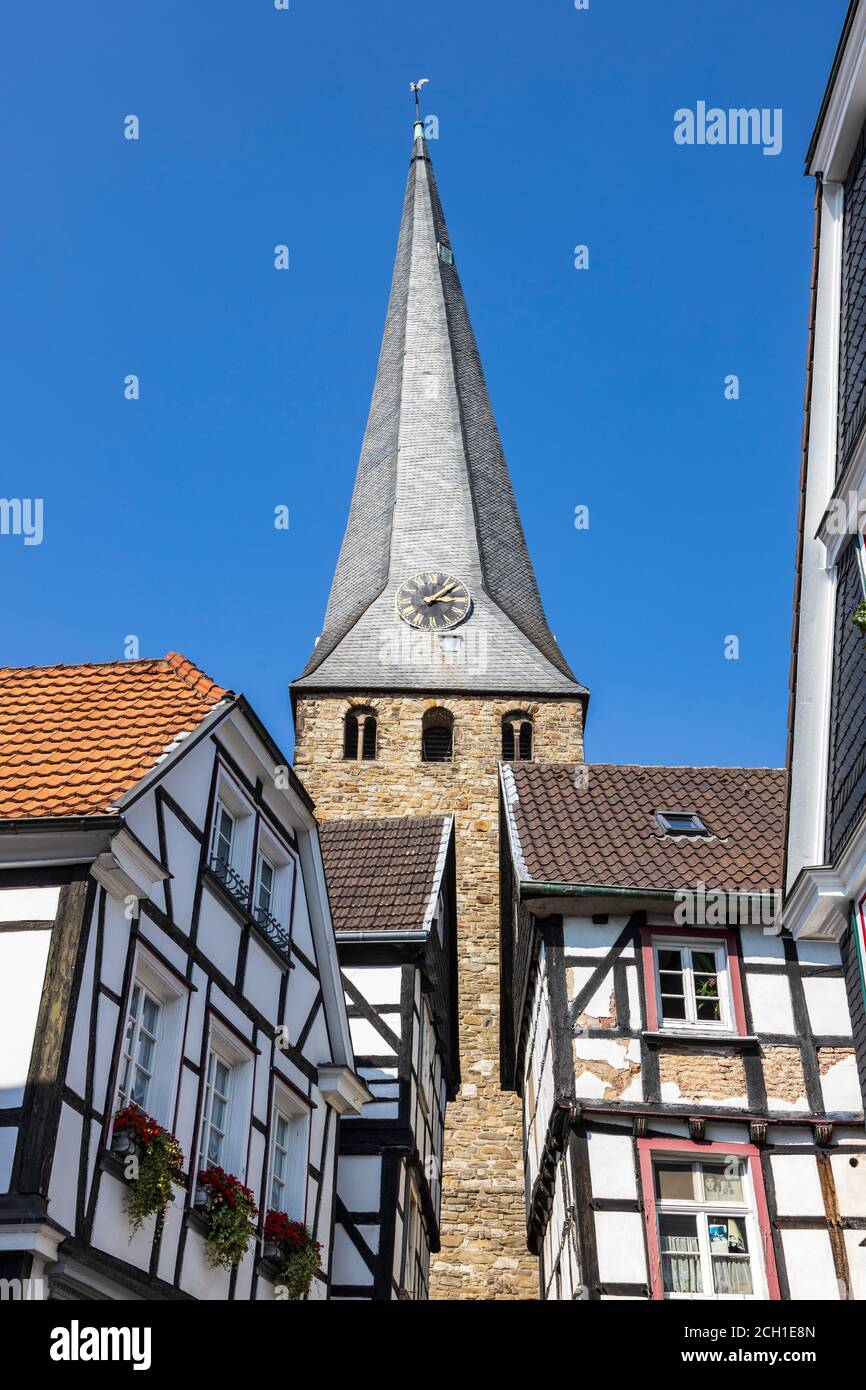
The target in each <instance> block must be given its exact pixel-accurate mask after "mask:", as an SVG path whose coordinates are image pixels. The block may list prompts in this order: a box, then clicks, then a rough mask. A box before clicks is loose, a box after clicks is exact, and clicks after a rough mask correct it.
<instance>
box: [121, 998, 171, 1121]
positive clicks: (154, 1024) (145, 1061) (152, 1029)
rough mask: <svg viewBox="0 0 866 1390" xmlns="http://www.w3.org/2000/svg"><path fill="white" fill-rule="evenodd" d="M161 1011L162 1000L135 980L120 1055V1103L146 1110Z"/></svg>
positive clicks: (154, 1063) (154, 1062) (154, 1061)
mask: <svg viewBox="0 0 866 1390" xmlns="http://www.w3.org/2000/svg"><path fill="white" fill-rule="evenodd" d="M161 1013H162V1008H161V1006H160V1003H159V1000H158V999H154V997H153V995H152V994H149V993H148V991H147V990H146V989H145V988H144V986H143V985H142V984H139V983H138V981H136V982H135V984H134V985H133V987H132V995H131V997H130V1001H129V1013H128V1014H127V1019H126V1034H125V1037H124V1040H123V1053H122V1055H121V1058H120V1077H119V1080H118V1086H117V1102H118V1105H129V1103H130V1102H132V1103H133V1104H135V1105H138V1106H140V1107H141V1109H142V1110H147V1105H148V1100H149V1098H150V1089H151V1082H152V1081H153V1071H154V1067H155V1065H156V1048H157V1043H158V1042H159V1022H160V1014H161Z"/></svg>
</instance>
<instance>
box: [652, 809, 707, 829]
mask: <svg viewBox="0 0 866 1390" xmlns="http://www.w3.org/2000/svg"><path fill="white" fill-rule="evenodd" d="M655 814H656V820H657V821H658V823H659V825H660V826H661V828H662V830H663V831H664V833H665V834H666V835H709V833H710V832H709V830H707V827H706V826H705V825H704V823H703V821H702V820H701V818H700V816H699V815H698V814H697V812H696V811H656V813H655Z"/></svg>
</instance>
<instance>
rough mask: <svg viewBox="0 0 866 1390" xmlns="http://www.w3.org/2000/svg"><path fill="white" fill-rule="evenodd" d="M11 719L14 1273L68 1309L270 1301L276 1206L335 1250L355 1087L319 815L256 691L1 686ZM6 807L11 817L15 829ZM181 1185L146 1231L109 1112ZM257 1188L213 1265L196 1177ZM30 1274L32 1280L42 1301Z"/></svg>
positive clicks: (100, 672)
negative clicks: (178, 1166)
mask: <svg viewBox="0 0 866 1390" xmlns="http://www.w3.org/2000/svg"><path fill="white" fill-rule="evenodd" d="M0 724H3V725H5V726H6V728H8V727H10V725H11V724H15V725H16V727H17V728H18V730H19V744H18V747H19V751H20V757H18V758H17V759H15V760H13V764H12V765H10V763H9V761H8V760H7V761H6V762H5V771H4V776H3V778H2V779H0V780H2V786H0V805H2V807H3V815H4V819H3V821H2V824H0V957H2V962H0V991H2V995H3V1002H2V1007H0V1020H2V1023H0V1027H2V1030H3V1035H4V1036H3V1038H2V1045H0V1067H2V1077H3V1083H2V1094H0V1213H2V1226H0V1241H2V1244H0V1252H2V1253H0V1274H2V1275H3V1276H4V1277H6V1278H9V1279H20V1280H22V1281H23V1287H24V1288H25V1289H27V1288H29V1289H32V1290H34V1291H35V1293H34V1294H32V1295H31V1296H37V1297H39V1296H42V1297H49V1298H55V1299H64V1298H75V1299H81V1298H83V1299H117V1300H124V1299H185V1298H186V1299H189V1298H193V1299H266V1300H269V1299H274V1298H279V1297H281V1296H284V1294H283V1293H282V1292H281V1289H280V1286H279V1279H278V1277H277V1274H276V1272H275V1266H274V1264H273V1262H272V1261H271V1260H270V1259H267V1258H265V1254H266V1253H267V1252H266V1250H265V1246H264V1241H263V1223H264V1219H265V1216H266V1213H267V1212H269V1211H278V1212H284V1213H285V1214H286V1215H287V1216H288V1217H289V1218H290V1219H292V1220H294V1221H298V1222H301V1223H303V1224H304V1225H305V1226H306V1228H307V1230H308V1231H309V1233H310V1234H311V1235H312V1237H313V1239H315V1240H316V1241H318V1242H319V1243H320V1245H321V1268H320V1271H319V1272H318V1274H317V1275H316V1277H315V1278H314V1279H313V1282H312V1285H311V1288H310V1292H309V1297H310V1298H313V1299H324V1298H327V1297H328V1295H329V1287H330V1280H331V1274H332V1270H331V1262H332V1238H333V1225H334V1217H335V1191H336V1181H337V1175H336V1165H337V1155H338V1150H339V1132H340V1126H341V1123H342V1122H343V1119H344V1117H345V1116H347V1115H351V1114H357V1113H359V1112H360V1111H361V1109H362V1106H363V1105H364V1103H365V1102H366V1101H368V1100H369V1092H368V1091H367V1089H366V1087H365V1085H364V1084H363V1082H362V1081H361V1080H360V1078H359V1077H358V1075H357V1074H356V1071H355V1067H354V1059H353V1053H352V1042H351V1037H350V1033H349V1026H348V1019H347V1015H346V1009H345V1004H344V1001H343V993H342V987H341V980H340V974H339V966H338V960H337V952H336V943H335V939H334V932H333V926H332V922H331V918H330V912H329V905H328V897H327V891H326V887H325V878H324V871H323V864H322V858H321V851H320V847H319V842H318V836H317V830H316V823H315V818H314V814H313V808H312V804H311V802H310V800H309V798H308V797H307V795H306V793H305V792H304V789H303V787H302V786H301V784H300V783H299V782H298V781H297V779H296V778H295V777H294V775H293V774H292V773H291V771H290V770H289V769H288V767H287V765H286V762H285V760H284V758H283V756H282V754H281V753H280V751H279V749H278V748H277V747H276V746H275V745H274V743H273V740H272V739H271V738H270V736H269V734H268V733H267V731H266V730H265V728H264V727H263V726H262V725H261V723H260V721H259V720H258V719H257V717H256V716H255V714H254V713H253V711H252V710H251V709H250V708H249V706H248V705H247V704H246V702H245V701H244V699H243V697H239V696H235V695H233V694H232V693H231V692H229V691H225V690H222V689H221V688H219V687H216V686H214V685H213V683H212V682H211V681H209V680H208V678H207V677H205V676H203V675H202V673H201V672H199V671H197V670H196V668H194V667H192V666H191V665H190V663H189V662H186V661H184V659H183V658H180V657H177V656H174V655H170V656H169V657H168V658H166V659H165V660H164V661H159V662H130V663H116V664H114V663H113V664H111V665H108V666H94V667H53V668H42V669H41V670H40V669H36V670H28V671H20V672H16V671H7V672H4V673H3V675H2V678H0ZM10 813H11V814H10ZM131 1102H132V1103H135V1104H136V1105H137V1106H138V1107H139V1108H140V1110H141V1111H143V1112H144V1113H146V1115H148V1116H149V1117H151V1118H152V1119H153V1120H154V1121H155V1122H156V1123H157V1124H158V1125H160V1126H162V1127H164V1128H165V1129H167V1130H169V1131H171V1132H172V1133H173V1134H174V1135H175V1136H176V1138H177V1141H178V1142H179V1144H180V1147H181V1149H182V1151H183V1155H184V1161H183V1171H182V1173H181V1174H180V1175H179V1176H178V1178H177V1181H176V1182H175V1184H174V1187H173V1194H172V1200H170V1201H169V1203H168V1205H167V1208H166V1210H165V1213H164V1216H158V1215H153V1216H150V1217H148V1219H147V1220H145V1221H144V1223H143V1225H142V1226H141V1227H140V1229H138V1230H134V1229H133V1227H132V1225H131V1223H130V1220H129V1217H128V1214H127V1209H126V1196H127V1187H128V1179H127V1173H126V1171H125V1168H124V1159H123V1156H122V1154H121V1153H119V1152H118V1149H119V1148H122V1145H119V1144H118V1142H117V1136H116V1134H115V1132H114V1116H115V1115H116V1114H117V1113H118V1111H119V1110H120V1109H121V1108H122V1107H123V1106H124V1105H128V1104H129V1103H131ZM214 1165H217V1166H218V1167H219V1168H221V1169H222V1170H224V1171H225V1172H226V1173H227V1174H230V1175H232V1176H233V1177H234V1178H236V1179H237V1180H238V1181H239V1182H240V1183H241V1184H243V1185H244V1186H245V1187H246V1188H248V1189H250V1190H251V1192H252V1194H253V1198H254V1201H255V1204H256V1207H257V1209H258V1215H257V1217H256V1218H255V1219H254V1222H253V1225H254V1227H255V1230H254V1233H253V1234H252V1235H251V1239H250V1241H249V1245H248V1249H247V1251H246V1253H245V1254H244V1255H243V1257H242V1258H241V1259H240V1260H239V1262H237V1263H236V1264H235V1265H234V1266H233V1267H232V1268H231V1269H227V1268H222V1267H218V1266H214V1264H213V1262H212V1260H211V1259H210V1257H209V1250H210V1246H209V1228H210V1215H209V1210H208V1207H207V1205H206V1200H205V1192H204V1188H205V1186H206V1184H204V1183H203V1182H202V1181H201V1177H200V1174H201V1173H202V1172H207V1171H209V1170H212V1169H213V1167H214ZM28 1281H29V1282H28Z"/></svg>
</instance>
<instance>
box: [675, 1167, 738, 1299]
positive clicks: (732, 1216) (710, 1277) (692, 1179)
mask: <svg viewBox="0 0 866 1390" xmlns="http://www.w3.org/2000/svg"><path fill="white" fill-rule="evenodd" d="M653 1173H654V1182H655V1201H656V1216H657V1221H658V1236H659V1258H660V1260H661V1274H662V1284H663V1288H664V1292H665V1296H666V1297H668V1298H714V1299H724V1298H754V1297H755V1296H756V1295H755V1280H754V1276H753V1269H752V1251H751V1248H750V1241H751V1228H752V1225H753V1219H754V1216H753V1207H752V1202H751V1198H750V1194H749V1190H748V1182H747V1175H746V1169H745V1165H744V1164H743V1163H741V1162H739V1161H736V1160H734V1161H727V1162H719V1163H703V1162H697V1163H691V1162H682V1161H679V1162H678V1161H677V1160H676V1159H664V1160H657V1161H656V1162H655V1163H654V1165H653Z"/></svg>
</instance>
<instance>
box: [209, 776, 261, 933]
mask: <svg viewBox="0 0 866 1390" xmlns="http://www.w3.org/2000/svg"><path fill="white" fill-rule="evenodd" d="M254 823H255V816H254V814H253V808H252V806H251V805H250V804H249V802H248V801H247V800H246V798H245V797H244V795H243V793H242V792H241V790H240V788H239V787H238V786H237V785H236V784H235V782H234V781H233V780H232V779H231V778H230V777H229V776H228V774H227V772H226V771H225V768H223V767H220V770H219V776H218V780H217V795H216V800H215V802H214V809H213V816H212V820H211V841H210V867H211V869H212V871H213V872H214V873H215V874H216V876H217V878H218V879H219V880H220V882H221V883H222V884H223V885H224V886H225V887H226V888H227V889H228V890H229V892H230V893H231V894H232V896H233V897H234V898H236V899H237V901H238V902H239V903H240V904H241V905H242V906H243V907H247V906H248V903H249V896H250V879H251V877H252V868H253V866H252V852H253V845H252V841H253V825H254Z"/></svg>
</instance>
